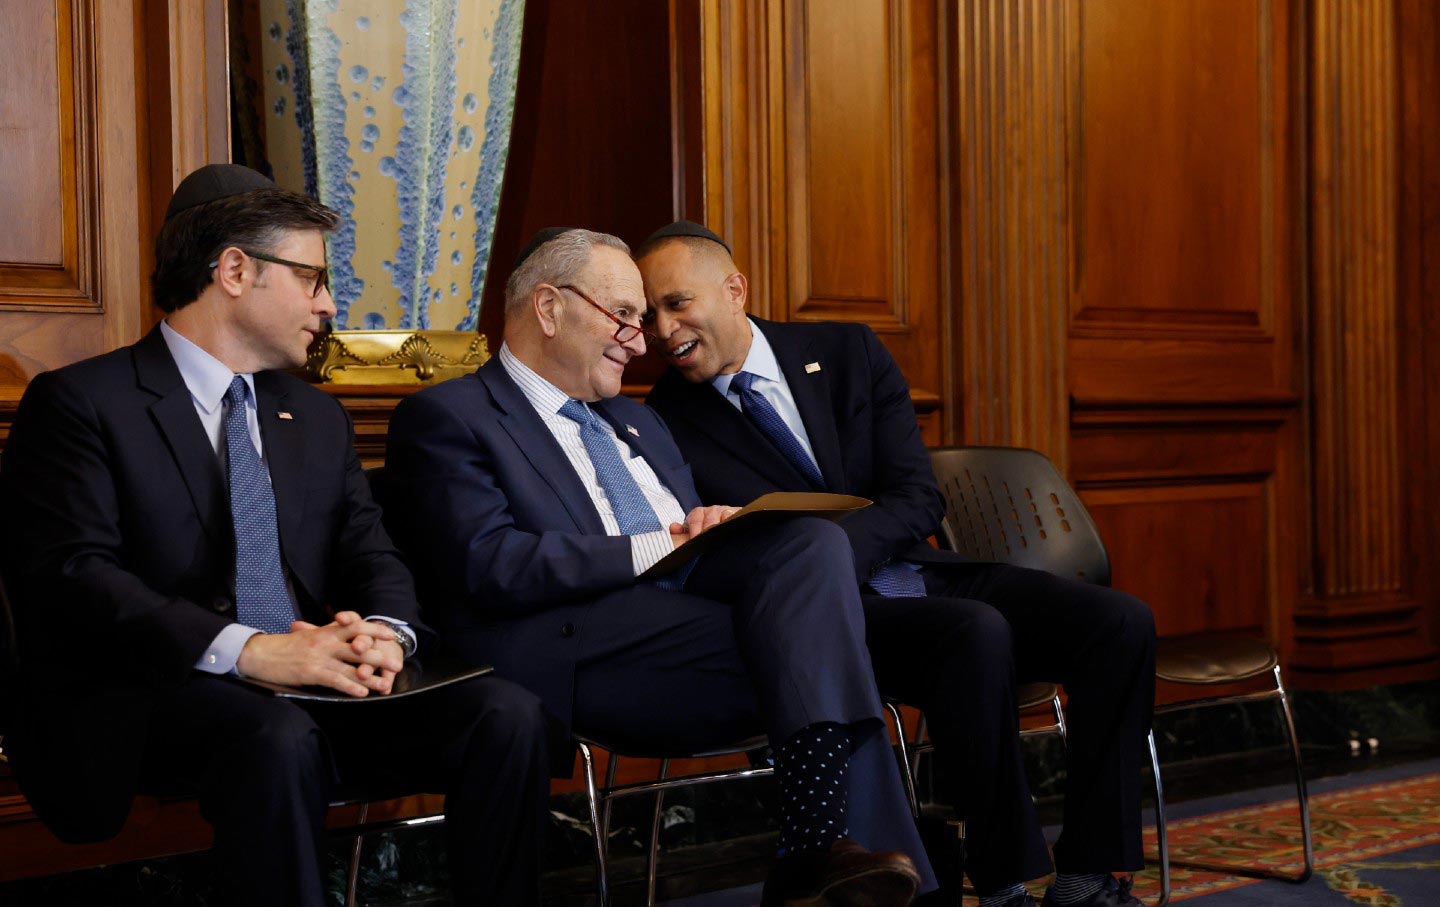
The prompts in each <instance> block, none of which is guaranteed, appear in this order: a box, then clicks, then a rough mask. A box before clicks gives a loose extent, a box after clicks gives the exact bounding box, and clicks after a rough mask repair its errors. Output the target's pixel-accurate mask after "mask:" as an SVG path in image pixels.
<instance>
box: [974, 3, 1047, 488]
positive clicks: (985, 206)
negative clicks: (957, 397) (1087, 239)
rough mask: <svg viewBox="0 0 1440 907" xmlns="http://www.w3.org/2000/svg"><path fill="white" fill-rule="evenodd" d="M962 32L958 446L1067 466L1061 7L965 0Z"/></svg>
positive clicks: (1041, 4) (1044, 4)
mask: <svg viewBox="0 0 1440 907" xmlns="http://www.w3.org/2000/svg"><path fill="white" fill-rule="evenodd" d="M955 28H956V30H957V34H956V45H955V46H956V54H955V61H954V64H953V66H952V72H953V73H954V81H953V82H952V92H953V93H952V97H953V99H954V100H953V104H952V109H953V110H954V119H953V120H952V122H951V123H950V129H951V130H952V135H953V138H952V143H951V147H952V149H953V160H952V173H953V174H955V178H956V179H957V180H958V193H957V198H958V202H959V206H958V212H957V213H958V217H956V219H955V220H954V224H955V229H954V231H953V232H954V235H953V236H952V237H951V249H952V255H951V259H952V262H953V263H954V264H953V272H952V273H953V274H954V275H955V287H956V289H957V290H958V305H959V309H960V317H959V319H958V322H957V327H958V333H959V337H958V338H957V346H958V348H959V349H960V351H961V363H960V374H959V375H957V376H956V379H957V381H958V383H959V385H960V391H961V392H962V393H963V398H962V399H963V404H962V407H963V414H964V422H963V433H962V440H963V442H964V443H967V444H1000V445H1011V446H1019V447H1032V448H1035V449H1037V450H1040V451H1042V452H1044V453H1045V454H1046V455H1047V456H1049V457H1050V458H1051V459H1052V460H1054V461H1055V463H1056V464H1057V465H1058V466H1059V467H1060V468H1061V469H1062V470H1064V469H1065V468H1066V464H1067V462H1068V459H1069V435H1070V426H1069V407H1068V400H1069V395H1068V392H1067V389H1066V381H1065V352H1066V349H1065V348H1066V331H1067V299H1068V281H1067V274H1068V268H1069V255H1068V251H1069V244H1068V228H1067V208H1066V198H1065V186H1066V178H1065V172H1066V171H1065V160H1066V135H1067V134H1066V105H1065V98H1066V84H1067V67H1066V50H1065V48H1066V45H1065V30H1066V11H1065V8H1064V4H1063V3H1062V2H1061V0H1019V2H1008V0H1006V2H1002V0H961V2H960V3H959V5H958V11H957V20H956V22H955Z"/></svg>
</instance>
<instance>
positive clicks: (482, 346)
mask: <svg viewBox="0 0 1440 907" xmlns="http://www.w3.org/2000/svg"><path fill="white" fill-rule="evenodd" d="M489 358H490V347H489V344H487V343H486V341H485V335H483V334H479V333H476V332H474V331H432V330H423V331H332V332H330V333H328V334H321V335H320V336H319V337H317V338H315V342H314V343H312V344H311V345H310V352H309V356H308V358H307V359H306V361H305V375H306V377H307V378H309V379H310V380H311V381H315V382H318V383H324V384H366V385H416V384H434V383H435V382H437V381H444V380H446V379H447V378H458V377H459V376H461V375H468V374H469V373H470V372H473V371H475V369H477V368H479V367H480V366H481V365H483V364H484V363H485V360H487V359H489Z"/></svg>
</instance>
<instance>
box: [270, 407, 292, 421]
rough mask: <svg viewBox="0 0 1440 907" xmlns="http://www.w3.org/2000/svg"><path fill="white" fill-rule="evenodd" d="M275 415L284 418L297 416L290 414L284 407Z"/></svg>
mask: <svg viewBox="0 0 1440 907" xmlns="http://www.w3.org/2000/svg"><path fill="white" fill-rule="evenodd" d="M275 415H277V416H279V417H280V418H282V419H294V418H295V417H294V416H292V415H290V414H289V413H287V412H285V411H284V410H283V409H282V410H279V411H278V412H276V413H275Z"/></svg>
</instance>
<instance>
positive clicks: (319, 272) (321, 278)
mask: <svg viewBox="0 0 1440 907" xmlns="http://www.w3.org/2000/svg"><path fill="white" fill-rule="evenodd" d="M235 248H237V249H240V247H239V246H235ZM240 251H241V252H244V253H245V254H246V255H248V256H250V257H251V258H258V259H260V260H261V261H268V262H270V263H271V264H276V265H286V266H288V267H291V268H303V269H305V270H306V271H314V272H315V285H314V286H312V287H311V288H310V298H311V299H314V298H316V297H318V296H319V295H320V288H321V287H325V288H326V289H329V288H330V268H329V266H328V265H307V264H305V262H303V261H290V260H288V259H285V258H276V257H275V256H273V255H266V254H264V253H263V252H251V251H250V250H249V249H240ZM219 266H220V259H218V258H217V259H215V260H214V261H212V262H210V264H209V267H211V268H217V267H219Z"/></svg>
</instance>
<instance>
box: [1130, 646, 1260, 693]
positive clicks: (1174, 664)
mask: <svg viewBox="0 0 1440 907" xmlns="http://www.w3.org/2000/svg"><path fill="white" fill-rule="evenodd" d="M1275 663H1276V656H1275V650H1274V649H1272V648H1270V647H1269V646H1268V645H1266V644H1265V643H1263V642H1261V641H1260V640H1258V639H1229V638H1221V639H1184V640H1169V639H1161V640H1158V641H1157V643H1156V646H1155V676H1157V677H1159V678H1160V679H1161V680H1168V681H1171V682H1172V683H1188V684H1212V683H1233V682H1234V681H1237V680H1244V679H1246V678H1247V677H1255V676H1256V675H1258V674H1264V673H1265V672H1266V671H1269V670H1272V669H1273V668H1274V667H1275Z"/></svg>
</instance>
